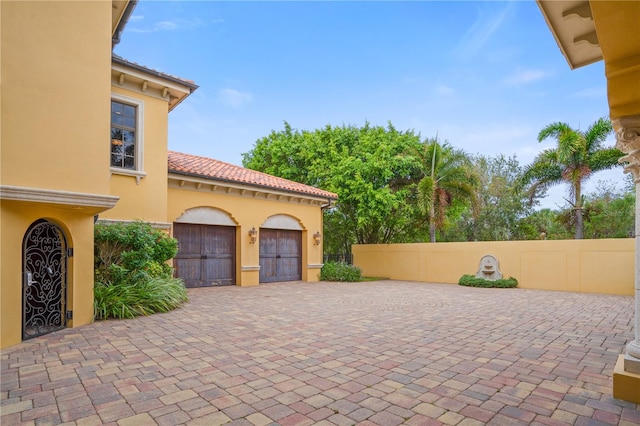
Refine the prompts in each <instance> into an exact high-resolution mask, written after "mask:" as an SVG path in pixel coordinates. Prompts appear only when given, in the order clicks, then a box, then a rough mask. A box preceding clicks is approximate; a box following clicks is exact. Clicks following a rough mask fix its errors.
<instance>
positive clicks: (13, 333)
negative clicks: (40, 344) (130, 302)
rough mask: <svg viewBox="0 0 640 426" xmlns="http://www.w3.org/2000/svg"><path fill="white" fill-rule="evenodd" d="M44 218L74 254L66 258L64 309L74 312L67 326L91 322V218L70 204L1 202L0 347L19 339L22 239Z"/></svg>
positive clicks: (20, 326) (20, 332)
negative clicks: (59, 231) (57, 228)
mask: <svg viewBox="0 0 640 426" xmlns="http://www.w3.org/2000/svg"><path fill="white" fill-rule="evenodd" d="M42 218H44V219H47V220H49V221H50V222H53V223H55V224H56V225H58V226H59V227H60V228H61V229H62V230H63V232H64V233H65V238H66V240H67V241H66V242H67V246H68V247H69V248H73V252H74V255H73V257H69V258H68V259H67V302H68V305H67V307H66V309H67V310H72V311H73V320H72V321H69V322H67V326H68V327H75V326H79V325H83V324H88V323H91V322H93V217H92V216H87V215H85V214H82V213H78V211H77V210H76V209H74V208H73V207H60V206H50V205H46V204H39V203H23V202H19V201H3V202H2V215H1V216H0V233H1V234H2V244H1V245H0V259H2V267H1V268H0V280H1V281H0V282H1V283H2V285H1V286H0V295H1V300H2V306H1V309H0V347H3V348H4V347H7V346H11V345H15V344H17V343H20V341H21V340H22V306H23V305H22V268H23V259H22V241H23V238H24V236H25V233H26V232H27V230H28V228H29V226H30V225H31V224H32V223H33V222H35V221H36V220H38V219H42Z"/></svg>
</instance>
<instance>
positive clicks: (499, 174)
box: [243, 119, 635, 253]
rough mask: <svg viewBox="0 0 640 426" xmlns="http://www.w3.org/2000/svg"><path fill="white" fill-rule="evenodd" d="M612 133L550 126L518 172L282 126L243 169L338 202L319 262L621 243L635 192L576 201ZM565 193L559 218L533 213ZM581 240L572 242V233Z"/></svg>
mask: <svg viewBox="0 0 640 426" xmlns="http://www.w3.org/2000/svg"><path fill="white" fill-rule="evenodd" d="M610 132H611V123H610V122H609V121H608V120H606V119H600V120H598V121H597V122H596V123H594V124H593V125H592V126H590V127H589V128H588V129H587V130H586V131H585V132H581V131H579V130H575V129H572V128H571V127H569V126H568V125H567V124H564V123H553V124H550V125H549V126H547V127H545V128H544V129H543V130H542V131H541V132H540V134H539V135H538V139H539V141H543V140H545V139H547V138H549V137H553V138H555V139H556V140H557V143H558V146H557V148H555V149H547V150H544V151H542V152H541V153H540V154H539V155H538V156H537V157H536V159H535V160H534V162H533V163H532V164H530V165H528V166H526V167H521V166H520V164H519V163H518V161H517V160H516V158H515V157H505V156H504V155H497V156H494V157H489V156H483V155H475V156H469V155H468V154H466V153H465V152H463V151H461V150H459V149H456V148H454V147H453V146H452V145H450V144H449V143H448V142H447V141H443V142H442V143H441V142H439V141H438V140H437V138H432V139H429V138H427V139H425V140H421V137H420V135H419V134H416V133H414V132H413V131H399V130H397V129H396V128H395V127H393V125H392V124H391V123H389V124H388V125H387V126H386V127H383V126H372V125H370V124H369V123H365V125H364V126H362V127H357V126H353V125H342V126H330V125H327V126H325V127H323V128H321V129H316V130H313V131H306V130H302V131H301V130H296V129H293V128H292V127H291V126H290V125H289V123H287V122H285V123H284V128H283V129H282V130H279V131H275V130H274V131H272V132H271V133H270V134H269V135H268V136H265V137H263V138H261V139H259V140H258V141H256V143H255V145H254V147H253V149H252V150H251V151H250V152H248V153H245V154H243V165H244V166H245V167H247V168H250V169H254V170H259V171H262V172H265V173H269V174H272V175H275V176H280V177H283V178H286V179H290V180H293V181H297V182H300V183H304V184H307V185H311V186H315V187H319V188H322V189H325V190H328V191H332V192H335V193H337V194H338V201H337V203H336V205H335V207H332V208H330V209H327V210H325V211H324V232H323V234H324V250H325V253H350V252H351V245H352V244H354V243H359V244H380V243H402V242H424V241H435V240H436V235H438V240H440V241H489V240H493V241H498V240H518V239H541V238H542V239H560V238H569V237H570V235H571V230H572V229H573V230H575V232H574V236H575V237H578V235H580V237H582V236H583V235H584V236H586V237H588V238H611V237H625V236H627V235H628V234H629V232H630V231H632V230H633V227H632V225H633V223H634V222H633V217H632V216H633V214H634V212H635V210H634V200H635V196H634V195H633V186H632V185H631V186H630V187H628V188H625V189H624V190H623V191H617V190H614V189H612V187H611V186H609V187H607V186H602V187H601V188H600V189H599V192H597V193H595V194H587V195H586V196H585V195H583V190H582V185H583V183H584V182H585V181H586V180H587V179H588V178H589V177H590V176H591V175H592V174H593V173H595V172H596V171H599V170H604V169H607V168H611V167H615V166H616V165H617V164H618V163H617V160H618V159H619V158H620V157H621V156H622V152H620V151H618V150H617V149H615V148H605V147H603V146H602V145H603V142H604V140H605V139H606V137H607V135H608V134H609V133H610ZM558 183H568V184H569V186H570V192H571V194H572V195H573V196H574V198H573V200H572V201H571V203H570V205H569V206H568V207H567V208H563V209H561V210H559V211H555V210H550V209H544V210H540V211H534V206H535V205H536V204H537V203H538V201H539V200H540V199H541V198H542V197H544V196H545V194H546V189H547V188H549V187H550V186H552V185H555V184H558ZM578 230H579V233H578Z"/></svg>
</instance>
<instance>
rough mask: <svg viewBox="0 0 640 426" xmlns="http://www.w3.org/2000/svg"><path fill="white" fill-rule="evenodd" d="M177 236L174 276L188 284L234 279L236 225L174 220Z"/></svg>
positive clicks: (220, 283) (213, 283)
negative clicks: (176, 221) (200, 223)
mask: <svg viewBox="0 0 640 426" xmlns="http://www.w3.org/2000/svg"><path fill="white" fill-rule="evenodd" d="M173 236H174V237H175V238H176V239H177V240H178V254H177V255H176V257H175V258H174V261H173V265H174V267H175V274H176V277H178V278H182V280H183V281H184V284H185V285H186V286H187V287H208V286H214V285H232V284H235V283H236V229H235V228H234V227H231V226H213V225H194V224H189V223H174V225H173Z"/></svg>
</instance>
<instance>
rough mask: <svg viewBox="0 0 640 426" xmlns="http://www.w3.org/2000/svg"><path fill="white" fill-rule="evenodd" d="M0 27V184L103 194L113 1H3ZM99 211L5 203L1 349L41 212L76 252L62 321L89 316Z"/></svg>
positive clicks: (9, 334)
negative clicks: (28, 238) (27, 236)
mask: <svg viewBox="0 0 640 426" xmlns="http://www.w3.org/2000/svg"><path fill="white" fill-rule="evenodd" d="M0 28H1V37H0V49H1V52H2V56H1V60H0V68H1V69H0V72H1V75H2V87H1V90H2V96H1V106H0V121H1V123H2V125H1V130H0V139H1V143H0V184H1V185H3V186H17V187H29V188H34V189H38V188H43V189H50V190H58V191H65V192H71V193H85V194H94V195H108V194H109V145H108V143H107V142H106V141H108V135H109V116H110V115H109V98H110V91H111V88H110V86H111V83H110V64H111V2H106V1H105V2H46V1H42V2H31V1H24V2H20V1H15V2H13V1H2V2H0ZM70 29H73V30H72V31H71V30H70ZM97 210H100V209H95V208H93V207H87V206H84V207H81V206H73V205H66V206H64V205H54V204H44V203H40V202H33V201H8V200H2V203H1V213H0V295H1V301H0V324H1V325H0V333H1V334H0V347H6V346H10V345H13V344H16V343H19V342H20V341H21V324H22V239H23V237H24V233H25V232H26V231H27V229H28V227H29V226H30V225H31V223H33V222H34V221H35V220H37V219H40V218H45V219H49V220H51V221H53V222H55V223H57V224H58V225H59V226H60V227H61V228H62V229H64V230H66V232H67V242H68V244H69V246H71V247H73V248H74V250H75V256H74V257H73V258H72V259H71V260H70V263H69V273H68V279H69V280H68V288H69V290H68V291H69V293H68V297H69V306H68V309H70V310H73V311H74V319H73V321H71V322H69V324H68V325H69V326H78V325H82V324H86V323H89V322H91V321H92V320H93V215H94V214H95V212H96V211H97Z"/></svg>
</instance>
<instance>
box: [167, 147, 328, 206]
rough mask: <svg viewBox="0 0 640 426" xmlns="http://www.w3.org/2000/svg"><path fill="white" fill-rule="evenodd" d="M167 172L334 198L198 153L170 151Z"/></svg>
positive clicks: (315, 190) (309, 188)
mask: <svg viewBox="0 0 640 426" xmlns="http://www.w3.org/2000/svg"><path fill="white" fill-rule="evenodd" d="M169 173H178V174H185V175H190V176H198V177H202V178H205V179H211V180H218V181H224V182H235V183H241V184H248V185H252V186H258V187H262V188H269V189H275V190H282V191H287V192H295V193H299V194H306V195H313V196H317V197H322V198H331V199H334V200H335V199H337V198H338V196H337V195H336V194H334V193H332V192H329V191H324V190H322V189H318V188H315V187H313V186H309V185H303V184H301V183H297V182H293V181H290V180H287V179H283V178H279V177H276V176H272V175H269V174H266V173H262V172H257V171H255V170H250V169H246V168H244V167H240V166H236V165H233V164H229V163H225V162H222V161H218V160H214V159H213V158H207V157H200V156H198V155H192V154H184V153H181V152H175V151H169Z"/></svg>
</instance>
